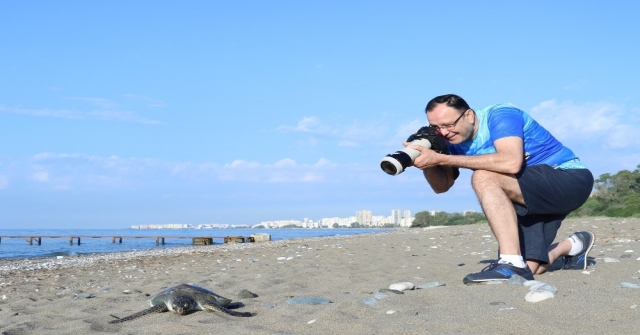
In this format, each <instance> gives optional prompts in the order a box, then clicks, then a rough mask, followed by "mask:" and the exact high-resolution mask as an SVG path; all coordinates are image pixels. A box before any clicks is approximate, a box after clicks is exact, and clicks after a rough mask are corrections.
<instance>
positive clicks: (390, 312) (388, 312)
mask: <svg viewBox="0 0 640 335" xmlns="http://www.w3.org/2000/svg"><path fill="white" fill-rule="evenodd" d="M395 312H396V311H394V310H393V309H390V310H388V311H387V314H393V313H395Z"/></svg>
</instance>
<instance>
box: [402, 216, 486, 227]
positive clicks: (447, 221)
mask: <svg viewBox="0 0 640 335" xmlns="http://www.w3.org/2000/svg"><path fill="white" fill-rule="evenodd" d="M478 222H487V219H486V218H485V217H484V214H482V213H477V212H466V213H465V214H462V213H445V212H435V213H434V214H431V213H430V212H418V213H416V216H415V219H414V220H413V222H412V223H411V228H415V227H429V226H455V225H463V224H472V223H478Z"/></svg>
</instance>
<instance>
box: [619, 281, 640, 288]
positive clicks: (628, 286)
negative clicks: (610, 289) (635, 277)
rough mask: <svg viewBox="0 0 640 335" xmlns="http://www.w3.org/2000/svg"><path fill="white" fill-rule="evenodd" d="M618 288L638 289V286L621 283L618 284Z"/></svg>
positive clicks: (639, 286)
mask: <svg viewBox="0 0 640 335" xmlns="http://www.w3.org/2000/svg"><path fill="white" fill-rule="evenodd" d="M620 287H624V288H640V285H638V284H634V283H628V282H622V283H620Z"/></svg>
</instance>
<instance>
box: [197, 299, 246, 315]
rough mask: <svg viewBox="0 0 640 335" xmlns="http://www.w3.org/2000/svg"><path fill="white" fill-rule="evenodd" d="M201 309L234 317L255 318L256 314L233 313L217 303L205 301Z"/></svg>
mask: <svg viewBox="0 0 640 335" xmlns="http://www.w3.org/2000/svg"><path fill="white" fill-rule="evenodd" d="M200 307H201V308H202V309H203V310H204V309H208V310H210V311H214V312H216V311H217V312H222V313H225V314H229V315H233V316H244V317H247V316H254V315H255V314H252V313H249V312H236V311H232V310H230V309H228V308H225V307H222V306H220V305H218V303H217V302H215V301H205V302H202V303H200Z"/></svg>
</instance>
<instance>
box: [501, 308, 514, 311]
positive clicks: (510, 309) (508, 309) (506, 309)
mask: <svg viewBox="0 0 640 335" xmlns="http://www.w3.org/2000/svg"><path fill="white" fill-rule="evenodd" d="M514 309H516V308H515V307H502V308H500V309H499V311H512V310H514Z"/></svg>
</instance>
